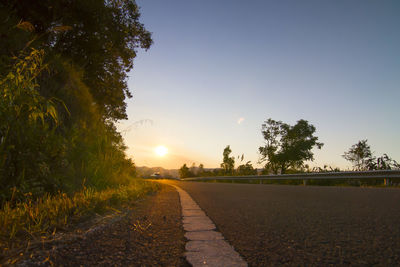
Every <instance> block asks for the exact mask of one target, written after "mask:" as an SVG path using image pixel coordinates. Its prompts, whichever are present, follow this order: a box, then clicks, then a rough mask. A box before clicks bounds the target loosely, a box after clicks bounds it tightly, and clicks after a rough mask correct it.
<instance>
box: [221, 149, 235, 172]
mask: <svg viewBox="0 0 400 267" xmlns="http://www.w3.org/2000/svg"><path fill="white" fill-rule="evenodd" d="M231 152H232V150H231V148H230V146H226V147H225V149H224V152H223V153H222V155H223V160H222V163H221V168H222V169H223V171H224V174H225V175H232V174H233V172H234V168H235V158H234V157H229V155H230V154H231Z"/></svg>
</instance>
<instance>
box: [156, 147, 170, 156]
mask: <svg viewBox="0 0 400 267" xmlns="http://www.w3.org/2000/svg"><path fill="white" fill-rule="evenodd" d="M154 152H156V154H157V155H158V156H160V157H164V156H165V155H166V154H167V153H168V148H166V147H165V146H158V147H156V148H155V149H154Z"/></svg>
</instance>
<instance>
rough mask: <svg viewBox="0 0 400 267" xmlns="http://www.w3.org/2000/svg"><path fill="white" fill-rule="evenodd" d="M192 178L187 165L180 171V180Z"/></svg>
mask: <svg viewBox="0 0 400 267" xmlns="http://www.w3.org/2000/svg"><path fill="white" fill-rule="evenodd" d="M190 176H191V173H190V170H189V168H188V166H186V163H185V164H183V166H182V167H181V168H180V169H179V177H180V178H186V177H190Z"/></svg>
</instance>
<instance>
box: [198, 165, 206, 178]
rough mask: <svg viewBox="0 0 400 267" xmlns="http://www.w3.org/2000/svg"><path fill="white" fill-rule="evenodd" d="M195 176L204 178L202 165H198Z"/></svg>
mask: <svg viewBox="0 0 400 267" xmlns="http://www.w3.org/2000/svg"><path fill="white" fill-rule="evenodd" d="M197 176H200V177H201V176H204V165H203V163H200V165H199V168H198V169H197Z"/></svg>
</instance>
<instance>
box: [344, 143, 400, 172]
mask: <svg viewBox="0 0 400 267" xmlns="http://www.w3.org/2000/svg"><path fill="white" fill-rule="evenodd" d="M367 142H368V140H367V139H365V140H361V141H358V143H357V144H354V145H352V146H351V147H350V148H349V150H348V151H346V152H344V154H343V155H342V156H343V157H344V158H345V159H346V160H348V161H350V162H351V163H352V164H353V168H354V169H355V170H357V171H366V170H390V169H394V168H397V169H398V168H400V165H399V164H398V163H397V162H396V161H395V160H393V159H392V158H391V157H389V156H388V155H387V154H383V155H382V156H380V157H378V158H376V157H375V156H373V153H372V152H371V147H370V146H369V145H368V143H367Z"/></svg>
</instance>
